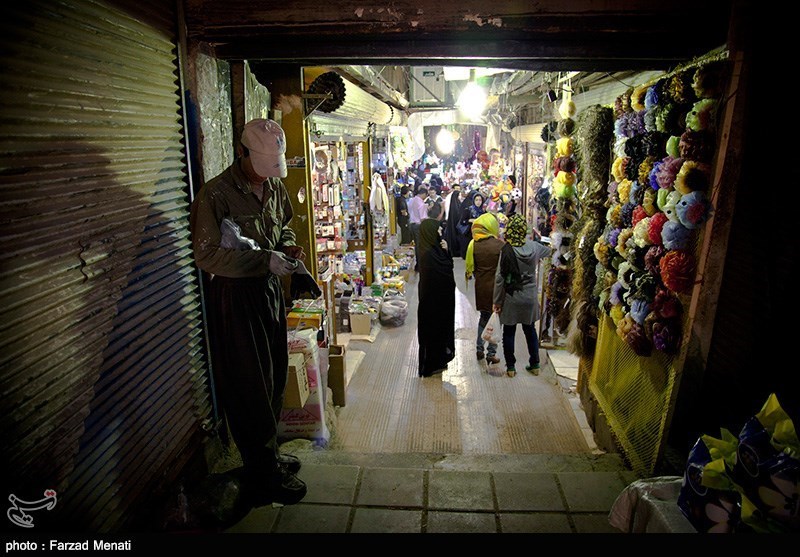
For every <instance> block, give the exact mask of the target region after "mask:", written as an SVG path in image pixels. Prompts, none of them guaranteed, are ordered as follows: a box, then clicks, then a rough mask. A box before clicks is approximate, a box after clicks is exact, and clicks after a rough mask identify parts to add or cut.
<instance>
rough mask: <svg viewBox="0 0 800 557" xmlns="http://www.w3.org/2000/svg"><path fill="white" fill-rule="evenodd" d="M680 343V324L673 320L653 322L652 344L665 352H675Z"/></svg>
mask: <svg viewBox="0 0 800 557" xmlns="http://www.w3.org/2000/svg"><path fill="white" fill-rule="evenodd" d="M680 344H681V326H680V323H679V322H677V321H674V320H670V321H656V322H655V323H653V346H655V347H656V350H659V351H661V352H664V353H666V354H676V353H677V352H678V348H680Z"/></svg>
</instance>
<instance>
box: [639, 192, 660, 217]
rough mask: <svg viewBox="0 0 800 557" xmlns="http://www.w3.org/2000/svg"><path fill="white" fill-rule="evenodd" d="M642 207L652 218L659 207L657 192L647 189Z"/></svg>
mask: <svg viewBox="0 0 800 557" xmlns="http://www.w3.org/2000/svg"><path fill="white" fill-rule="evenodd" d="M642 207H644V210H645V212H646V213H647V216H648V217H652V216H653V215H655V214H656V213H657V212H658V207H656V192H654V191H653V190H652V189H650V188H647V189H646V190H645V192H644V197H643V198H642Z"/></svg>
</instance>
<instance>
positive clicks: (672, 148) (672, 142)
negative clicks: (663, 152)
mask: <svg viewBox="0 0 800 557" xmlns="http://www.w3.org/2000/svg"><path fill="white" fill-rule="evenodd" d="M680 143H681V138H680V137H678V136H677V135H671V136H669V139H668V140H667V155H669V156H670V157H672V158H675V159H677V158H680V157H681V150H680Z"/></svg>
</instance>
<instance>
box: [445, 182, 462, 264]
mask: <svg viewBox="0 0 800 557" xmlns="http://www.w3.org/2000/svg"><path fill="white" fill-rule="evenodd" d="M466 199H467V186H466V184H456V185H455V186H454V189H453V191H452V193H451V194H450V195H449V196H448V198H447V199H446V200H445V208H446V209H447V213H446V216H445V221H446V222H447V225H446V232H445V236H444V238H445V240H447V246H448V248H449V250H450V253H451V254H452V256H453V257H462V258H463V256H464V248H462V244H463V241H464V240H463V238H464V234H462V233H461V232H460V231H459V222H460V221H461V210H462V206H463V205H464V201H465V200H466Z"/></svg>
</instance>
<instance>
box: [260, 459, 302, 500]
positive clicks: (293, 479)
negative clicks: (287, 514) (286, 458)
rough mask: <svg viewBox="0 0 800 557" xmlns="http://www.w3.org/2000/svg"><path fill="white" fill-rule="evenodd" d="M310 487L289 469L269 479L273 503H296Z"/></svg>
mask: <svg viewBox="0 0 800 557" xmlns="http://www.w3.org/2000/svg"><path fill="white" fill-rule="evenodd" d="M307 491H308V488H307V487H306V484H305V482H304V481H303V480H301V479H300V478H298V477H297V476H295V475H294V474H292V473H291V472H289V471H287V470H286V469H285V468H284V469H283V470H281V472H280V473H275V474H273V475H272V477H271V478H270V481H269V493H270V497H271V499H272V502H273V503H280V504H282V505H294V504H295V503H299V502H300V501H302V499H303V497H305V496H306V492H307Z"/></svg>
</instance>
